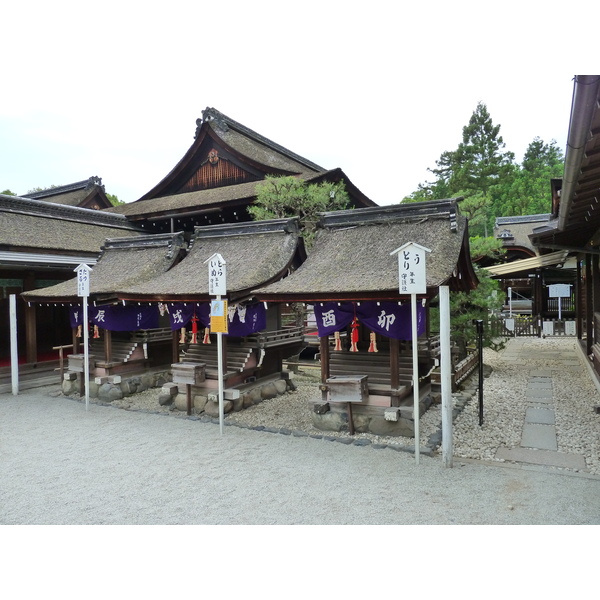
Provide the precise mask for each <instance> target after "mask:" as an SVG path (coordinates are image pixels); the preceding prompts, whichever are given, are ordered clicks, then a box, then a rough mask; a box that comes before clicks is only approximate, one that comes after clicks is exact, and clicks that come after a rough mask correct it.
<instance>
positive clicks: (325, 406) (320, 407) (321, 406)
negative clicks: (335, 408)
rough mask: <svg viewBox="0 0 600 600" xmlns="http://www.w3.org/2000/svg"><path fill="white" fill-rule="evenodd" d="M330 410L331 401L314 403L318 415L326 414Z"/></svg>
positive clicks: (314, 410) (314, 409)
mask: <svg viewBox="0 0 600 600" xmlns="http://www.w3.org/2000/svg"><path fill="white" fill-rule="evenodd" d="M329 410H330V407H329V402H315V404H314V405H313V412H314V413H315V414H317V415H324V414H325V413H328V412H329Z"/></svg>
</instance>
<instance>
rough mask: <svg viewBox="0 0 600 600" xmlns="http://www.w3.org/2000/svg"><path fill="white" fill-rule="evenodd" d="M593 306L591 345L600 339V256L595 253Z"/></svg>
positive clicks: (593, 260)
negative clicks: (599, 322) (598, 328)
mask: <svg viewBox="0 0 600 600" xmlns="http://www.w3.org/2000/svg"><path fill="white" fill-rule="evenodd" d="M591 259H592V284H593V287H592V306H591V309H590V312H591V314H592V341H591V344H590V347H591V345H593V344H595V343H596V342H597V341H598V340H597V339H596V335H597V331H596V313H597V312H599V311H600V269H599V261H600V256H598V255H597V254H594V255H593V256H592V257H591Z"/></svg>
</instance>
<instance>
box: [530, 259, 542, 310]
mask: <svg viewBox="0 0 600 600" xmlns="http://www.w3.org/2000/svg"><path fill="white" fill-rule="evenodd" d="M533 300H534V302H533V306H532V309H533V312H532V315H531V316H535V315H537V318H538V319H541V318H542V310H543V307H544V286H543V285H542V270H541V269H536V271H535V280H534V282H533Z"/></svg>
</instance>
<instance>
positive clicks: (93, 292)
mask: <svg viewBox="0 0 600 600" xmlns="http://www.w3.org/2000/svg"><path fill="white" fill-rule="evenodd" d="M184 247H185V242H184V240H183V234H182V233H174V234H162V235H148V236H137V237H129V238H121V239H107V240H105V244H104V247H103V251H102V255H101V256H100V259H99V260H98V262H97V264H96V265H95V266H94V267H93V269H92V272H91V275H90V299H91V300H99V301H102V300H107V299H110V300H113V299H115V298H116V296H117V294H118V292H119V291H120V290H122V289H127V288H128V287H129V286H133V285H136V284H140V283H141V282H144V281H146V280H149V279H152V278H154V277H156V276H157V275H159V274H160V273H163V272H164V271H166V270H168V269H170V268H171V267H172V266H173V264H174V263H175V262H176V261H177V260H178V258H179V256H180V251H181V250H182V249H183V248H184ZM22 296H23V298H24V299H25V300H27V301H46V302H48V301H50V302H53V301H54V302H73V301H78V297H77V277H74V278H73V279H70V280H69V281H64V282H62V283H59V284H57V285H53V286H50V287H46V288H42V289H39V290H32V291H30V292H25V293H23V294H22Z"/></svg>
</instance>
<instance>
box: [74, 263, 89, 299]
mask: <svg viewBox="0 0 600 600" xmlns="http://www.w3.org/2000/svg"><path fill="white" fill-rule="evenodd" d="M91 270H92V269H91V267H88V265H86V264H83V263H82V264H80V265H79V266H78V267H76V268H75V269H74V271H77V295H78V296H80V297H82V296H89V295H90V271H91Z"/></svg>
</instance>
